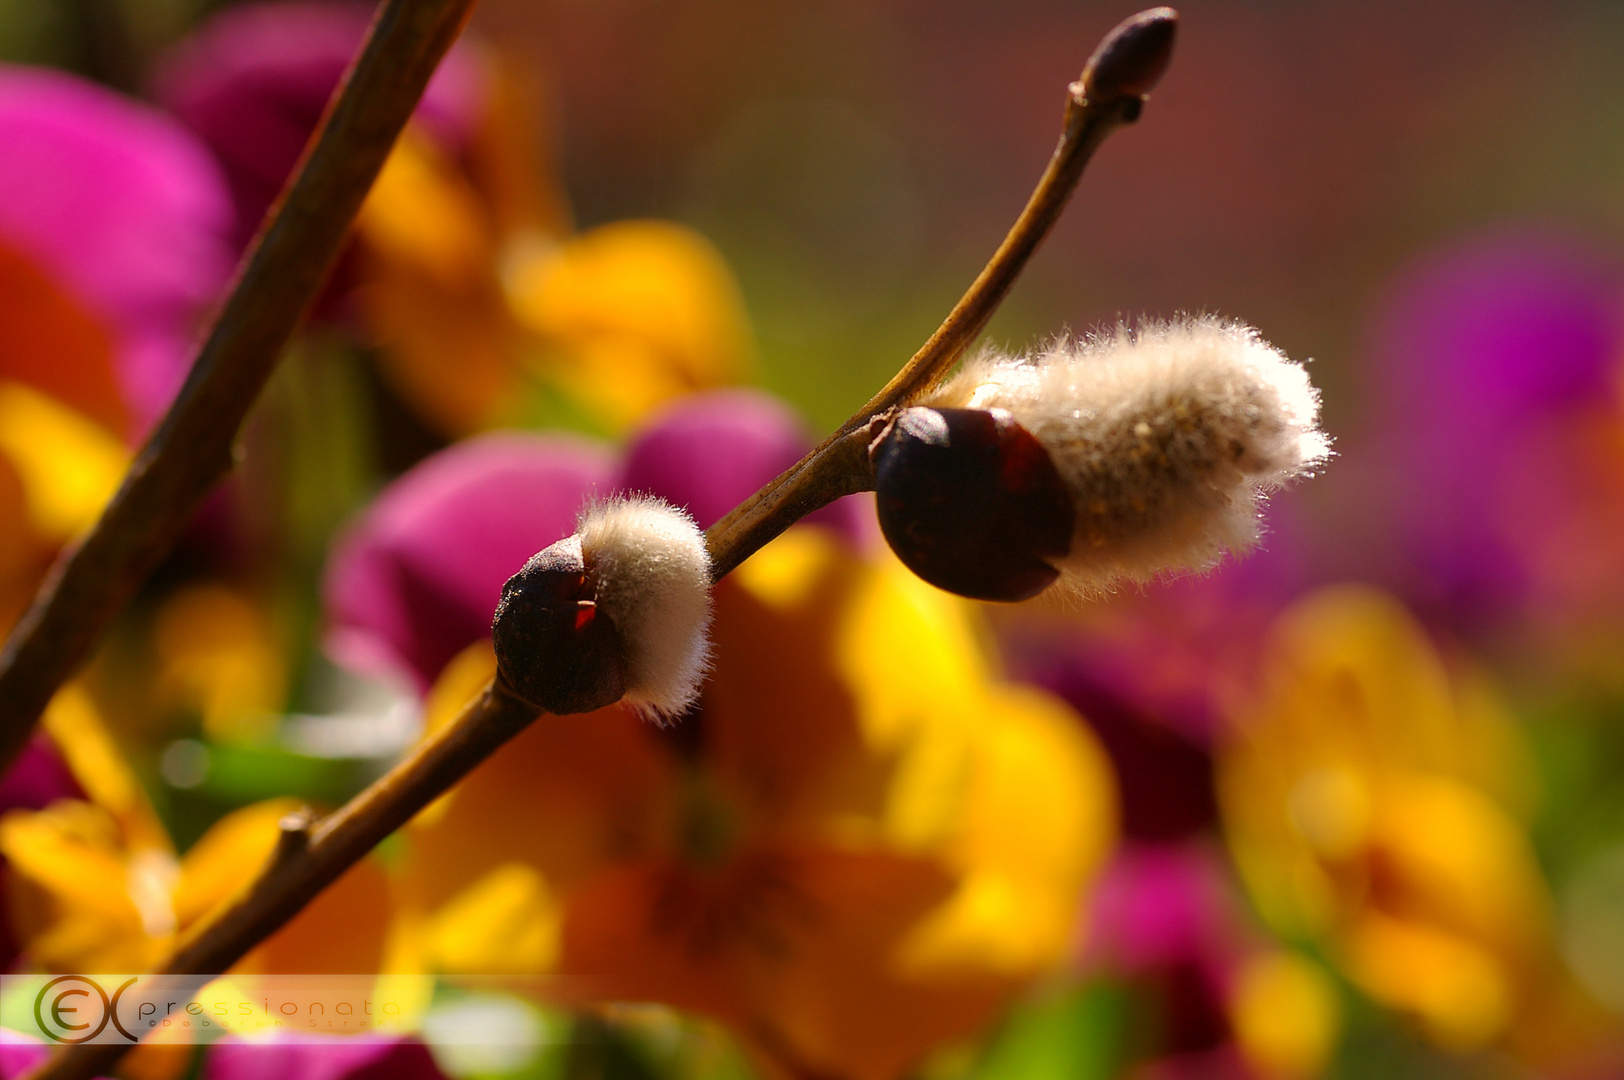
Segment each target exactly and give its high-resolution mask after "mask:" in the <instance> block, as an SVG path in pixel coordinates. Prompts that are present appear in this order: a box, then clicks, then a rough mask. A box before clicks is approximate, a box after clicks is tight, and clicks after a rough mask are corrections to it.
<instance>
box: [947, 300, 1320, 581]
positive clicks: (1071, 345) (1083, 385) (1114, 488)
mask: <svg viewBox="0 0 1624 1080" xmlns="http://www.w3.org/2000/svg"><path fill="white" fill-rule="evenodd" d="M924 404H929V405H935V406H943V407H950V406H952V407H961V408H978V409H993V408H999V409H1007V410H1008V411H1009V412H1010V413H1011V414H1012V415H1013V417H1014V418H1015V420H1016V422H1018V423H1020V424H1021V425H1022V426H1024V427H1025V428H1026V429H1027V430H1028V431H1030V432H1031V433H1032V434H1033V436H1035V437H1036V438H1037V440H1038V441H1039V442H1040V443H1041V444H1042V445H1043V447H1044V448H1045V449H1046V450H1048V451H1049V456H1050V458H1051V459H1053V461H1054V464H1055V468H1056V470H1057V471H1058V472H1059V474H1060V476H1061V477H1062V478H1063V480H1064V481H1065V484H1066V488H1067V490H1068V492H1069V493H1070V495H1071V499H1072V505H1073V508H1074V510H1075V512H1076V525H1075V528H1074V530H1073V533H1072V543H1071V550H1070V552H1069V553H1068V554H1067V556H1066V558H1065V559H1064V561H1063V562H1062V563H1061V564H1060V566H1059V569H1060V572H1061V577H1060V579H1059V581H1058V582H1057V584H1058V585H1059V586H1060V587H1062V588H1068V589H1070V590H1072V591H1074V592H1076V593H1079V594H1081V595H1084V596H1092V595H1097V594H1099V593H1102V592H1105V591H1107V590H1109V589H1110V588H1111V587H1112V586H1113V585H1114V584H1117V583H1118V582H1120V581H1123V580H1126V581H1132V582H1146V581H1151V580H1154V579H1156V578H1159V577H1164V576H1166V575H1168V574H1169V573H1173V572H1176V571H1179V570H1184V569H1190V570H1205V569H1209V568H1210V567H1212V566H1213V565H1214V564H1216V563H1217V562H1218V560H1219V559H1220V558H1222V556H1223V554H1224V552H1225V551H1232V552H1237V553H1239V552H1244V551H1246V550H1248V549H1250V548H1251V547H1252V546H1254V545H1255V544H1256V543H1257V541H1258V537H1259V535H1260V522H1259V502H1260V500H1261V499H1262V498H1263V497H1264V496H1265V495H1266V494H1267V493H1268V492H1269V491H1271V490H1273V489H1274V488H1277V487H1279V486H1280V485H1281V484H1283V483H1285V482H1286V481H1288V480H1291V479H1293V478H1295V477H1299V476H1307V475H1311V474H1312V470H1313V469H1314V468H1315V467H1316V466H1318V465H1320V464H1322V463H1323V462H1324V461H1325V460H1326V459H1327V458H1328V457H1329V456H1330V453H1331V449H1330V442H1329V440H1328V439H1327V438H1326V436H1325V434H1324V433H1323V432H1321V431H1320V429H1319V392H1318V391H1316V390H1315V389H1314V387H1313V385H1312V384H1311V383H1310V382H1309V381H1308V373H1307V372H1306V371H1304V370H1303V368H1302V365H1300V364H1297V363H1294V362H1293V361H1291V360H1289V359H1287V357H1286V356H1285V355H1284V354H1283V353H1281V352H1280V351H1279V350H1278V349H1275V348H1274V347H1273V346H1271V345H1270V344H1269V343H1268V342H1266V341H1264V340H1263V339H1262V337H1260V336H1259V334H1258V332H1257V331H1256V330H1254V329H1252V328H1251V327H1249V326H1246V325H1244V324H1242V323H1236V322H1228V321H1223V320H1220V319H1217V318H1214V317H1211V316H1200V317H1189V318H1181V319H1177V320H1174V321H1170V322H1149V323H1145V324H1142V325H1139V326H1136V327H1129V326H1125V325H1123V326H1118V327H1117V328H1116V329H1115V330H1114V331H1111V332H1107V333H1103V334H1099V335H1095V336H1093V337H1090V338H1086V339H1084V340H1082V341H1071V340H1066V339H1062V340H1060V341H1057V342H1055V343H1054V344H1052V345H1051V346H1049V348H1048V349H1046V350H1045V351H1043V352H1042V353H1039V354H1037V355H1034V356H1021V357H1006V356H1001V355H998V354H996V353H994V352H989V351H983V352H982V353H980V354H978V355H976V356H975V357H973V358H972V359H970V360H969V361H967V362H966V363H965V365H964V367H963V368H962V369H961V370H960V371H959V372H958V373H957V374H956V375H955V376H954V377H952V378H951V379H949V380H948V381H947V382H945V383H943V384H942V385H941V386H940V387H938V388H937V389H936V390H935V391H933V392H932V394H931V395H930V397H929V399H928V400H927V401H926V402H924Z"/></svg>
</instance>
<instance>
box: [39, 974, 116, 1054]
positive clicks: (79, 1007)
mask: <svg viewBox="0 0 1624 1080" xmlns="http://www.w3.org/2000/svg"><path fill="white" fill-rule="evenodd" d="M133 982H135V980H134V979H130V980H129V981H128V982H126V983H124V985H123V986H120V987H119V988H118V989H117V990H116V991H115V992H114V993H113V996H112V998H111V999H109V998H108V996H107V991H106V990H103V989H102V987H101V984H100V983H98V982H97V981H96V980H95V979H91V978H87V977H86V976H84V975H59V976H57V977H56V978H54V979H52V980H51V981H50V982H48V983H46V984H45V985H44V986H42V987H40V991H39V993H38V994H37V995H35V997H34V1022H35V1023H36V1024H38V1025H39V1030H40V1033H41V1034H43V1035H44V1036H45V1037H46V1038H47V1039H52V1040H54V1041H56V1042H59V1043H82V1042H89V1041H90V1040H91V1039H94V1038H95V1037H96V1036H98V1035H100V1034H101V1033H102V1032H103V1031H104V1030H105V1029H106V1027H107V1022H108V1021H109V1020H111V1021H112V1022H113V1026H114V1027H115V1028H117V1029H118V1031H119V1033H120V1034H121V1035H123V1036H124V1037H125V1038H126V1039H130V1040H131V1041H132V1042H133V1041H134V1036H132V1035H130V1033H129V1032H127V1031H125V1030H124V1025H123V1024H121V1023H119V1022H118V1017H117V1016H115V1015H114V1011H115V1010H116V1009H117V1008H118V999H119V997H120V995H122V994H123V993H124V991H125V989H126V988H128V987H129V985H130V983H133Z"/></svg>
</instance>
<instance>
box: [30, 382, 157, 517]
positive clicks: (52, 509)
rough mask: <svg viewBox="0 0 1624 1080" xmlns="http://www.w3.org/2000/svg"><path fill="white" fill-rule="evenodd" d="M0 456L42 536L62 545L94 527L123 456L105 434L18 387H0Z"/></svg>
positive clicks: (121, 475)
mask: <svg viewBox="0 0 1624 1080" xmlns="http://www.w3.org/2000/svg"><path fill="white" fill-rule="evenodd" d="M0 454H5V455H6V456H7V457H8V458H9V459H10V460H11V464H12V467H13V468H15V469H16V471H17V474H18V476H20V477H21V479H22V481H23V490H24V493H25V495H26V498H27V500H28V513H29V517H30V519H31V521H32V524H33V526H34V528H35V529H36V530H37V531H38V532H39V534H40V535H41V536H44V537H46V538H48V539H50V540H52V541H55V542H56V543H64V542H66V541H68V540H70V539H72V538H74V537H76V536H77V535H79V533H81V532H83V531H84V530H86V529H88V528H89V527H90V526H91V525H93V524H95V522H96V519H97V518H98V517H99V516H101V511H102V507H103V506H105V505H106V504H107V500H109V499H111V498H112V497H113V492H115V491H117V490H118V485H119V483H120V482H121V481H122V480H123V479H124V469H125V465H126V463H127V461H128V453H127V451H126V450H125V449H124V444H123V443H122V442H120V441H119V440H118V439H116V438H114V437H113V435H111V434H110V433H109V432H108V431H106V430H105V429H104V428H102V427H100V426H98V425H97V424H95V423H94V422H92V421H90V420H88V419H86V418H85V417H83V416H81V415H80V414H78V413H76V412H74V411H73V410H72V409H69V408H68V407H67V406H65V405H63V404H61V403H59V402H57V401H55V400H54V399H52V398H49V397H47V396H46V395H44V394H42V393H39V392H38V391H36V390H33V389H31V388H29V387H28V386H25V385H23V384H22V383H15V382H3V381H0Z"/></svg>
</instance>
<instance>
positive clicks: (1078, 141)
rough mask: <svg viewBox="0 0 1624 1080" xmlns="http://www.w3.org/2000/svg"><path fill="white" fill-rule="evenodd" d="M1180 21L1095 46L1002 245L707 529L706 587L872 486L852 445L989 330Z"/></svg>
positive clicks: (1132, 114)
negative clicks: (914, 345)
mask: <svg viewBox="0 0 1624 1080" xmlns="http://www.w3.org/2000/svg"><path fill="white" fill-rule="evenodd" d="M1177 20H1178V15H1177V13H1176V12H1174V11H1173V9H1172V8H1165V7H1162V8H1152V9H1151V10H1149V11H1142V12H1140V13H1139V14H1138V15H1135V16H1133V17H1131V18H1129V19H1126V20H1124V21H1123V22H1122V23H1121V24H1119V25H1118V26H1117V27H1116V29H1114V30H1112V31H1111V33H1110V34H1108V35H1106V37H1105V40H1103V41H1102V42H1100V46H1099V48H1097V49H1095V50H1094V55H1093V56H1092V57H1090V58H1089V61H1088V64H1087V66H1086V67H1085V68H1084V69H1083V75H1082V77H1081V78H1080V79H1078V80H1077V81H1076V82H1074V83H1072V84H1071V85H1070V86H1069V87H1067V93H1066V113H1065V125H1064V128H1063V129H1062V131H1061V134H1060V144H1059V145H1058V146H1056V147H1055V151H1054V155H1053V156H1052V157H1050V159H1049V164H1048V166H1047V167H1046V168H1045V169H1044V170H1043V175H1042V176H1041V177H1039V178H1038V183H1037V187H1035V188H1034V189H1033V190H1032V195H1031V197H1030V198H1028V199H1027V202H1026V207H1025V208H1024V209H1023V210H1022V211H1021V214H1020V217H1018V218H1016V219H1015V224H1014V225H1013V226H1011V227H1010V230H1009V233H1008V234H1007V235H1006V236H1005V237H1004V242H1003V243H1002V244H999V245H998V250H997V251H995V252H994V253H993V256H992V258H991V259H990V260H988V262H987V265H986V266H985V267H984V268H983V269H982V271H981V273H980V274H979V275H977V277H976V279H975V281H974V282H972V283H971V285H970V288H969V289H968V290H967V291H966V292H965V294H964V295H963V296H962V297H960V299H959V302H958V303H957V304H955V305H954V306H953V310H952V311H950V312H948V314H947V318H946V319H943V320H942V325H941V326H939V327H937V329H936V332H935V333H934V334H932V335H931V336H930V339H929V340H927V341H926V342H925V344H924V345H922V346H920V348H919V351H918V352H916V353H914V355H913V358H912V359H911V360H909V361H908V362H907V364H905V365H904V366H903V368H902V370H901V371H899V372H897V373H896V375H895V376H894V377H893V378H892V379H891V381H890V382H888V383H886V384H885V386H884V387H882V388H881V390H880V391H879V393H877V394H875V395H874V396H873V397H872V398H870V399H869V401H868V403H867V404H865V405H864V406H863V407H862V408H861V409H858V410H857V412H856V413H854V414H853V415H852V417H851V419H849V420H847V421H846V422H845V423H844V424H842V425H840V427H838V428H836V429H835V431H834V433H833V434H832V435H830V436H829V437H828V438H827V439H825V440H824V441H823V443H822V444H820V445H819V446H818V447H817V448H815V449H814V450H812V451H811V453H809V454H807V455H806V456H805V457H804V458H802V459H801V460H800V461H798V462H796V463H795V464H794V465H791V466H790V467H789V468H788V469H786V470H785V471H784V472H783V473H782V474H781V475H780V476H778V478H777V479H775V480H773V481H772V482H771V483H769V484H768V485H767V486H766V487H764V488H762V489H761V490H760V491H758V492H756V494H754V495H752V496H750V498H748V499H746V500H745V501H744V502H742V503H740V504H739V505H738V506H737V507H735V508H734V509H733V511H732V512H731V513H729V514H728V515H727V516H726V517H724V518H722V520H720V521H718V522H717V523H716V524H714V525H712V526H711V527H710V529H709V530H708V531H707V532H706V534H705V542H706V546H707V547H709V549H710V556H711V573H712V577H713V579H715V580H718V581H719V580H721V579H722V578H723V577H724V576H726V575H727V574H728V573H729V572H731V571H732V570H733V569H734V567H736V566H738V565H739V563H741V562H743V561H744V560H745V559H747V558H749V557H750V556H751V555H753V554H754V553H755V552H757V551H758V550H760V549H761V547H762V546H763V545H765V544H766V543H767V542H768V541H770V540H772V539H773V538H774V537H775V536H777V535H779V534H780V533H782V532H783V531H784V530H785V529H787V528H789V527H790V526H791V525H793V524H794V523H795V522H797V521H799V520H800V519H801V518H802V517H804V516H805V515H806V514H808V513H811V512H812V511H813V510H816V509H817V508H818V507H820V506H823V505H825V504H827V503H830V502H833V501H834V500H835V499H838V498H840V497H841V496H843V495H849V494H851V493H852V492H854V491H867V490H869V489H870V488H871V487H872V486H873V479H872V477H871V476H870V475H869V473H868V470H867V454H866V449H867V444H866V443H865V444H864V446H863V449H864V451H865V452H864V453H863V454H862V455H861V461H859V460H858V458H857V456H856V455H855V451H854V446H853V442H854V439H855V438H856V436H857V435H859V434H860V433H861V432H863V431H866V430H869V429H870V428H871V425H873V424H874V422H875V421H876V420H877V419H879V418H882V417H884V416H885V415H886V414H888V413H890V412H892V411H893V410H895V409H897V408H900V407H902V406H905V405H907V404H908V403H909V402H911V401H913V400H914V399H916V398H918V397H919V395H921V394H923V393H924V392H925V391H927V390H929V389H930V388H931V387H932V386H934V385H936V383H937V382H939V381H940V380H941V378H942V376H943V375H944V374H945V373H946V372H947V370H948V368H950V367H951V366H952V365H953V362H954V361H955V360H957V359H958V357H959V355H960V354H961V353H963V352H964V350H965V349H966V348H967V347H968V346H969V345H970V343H971V342H972V341H974V340H975V339H976V337H977V336H978V335H979V334H980V333H981V331H982V330H983V329H985V328H986V325H987V322H988V320H990V319H991V318H992V316H993V313H994V312H996V311H997V310H998V306H999V305H1000V304H1002V303H1003V301H1004V297H1005V296H1006V295H1008V293H1009V290H1010V287H1011V286H1013V285H1014V284H1015V279H1016V278H1017V277H1018V276H1019V275H1020V272H1021V270H1022V269H1023V268H1025V266H1026V263H1027V260H1028V259H1030V258H1031V257H1032V253H1033V252H1035V251H1036V250H1037V247H1038V244H1040V243H1041V242H1042V241H1043V238H1044V237H1045V236H1047V235H1048V234H1049V230H1050V229H1051V228H1053V227H1054V223H1055V222H1056V221H1058V220H1059V218H1060V213H1061V211H1062V210H1064V209H1065V208H1066V203H1067V201H1068V200H1069V199H1070V198H1071V193H1072V192H1073V191H1074V190H1075V189H1076V187H1077V181H1078V180H1080V179H1081V178H1082V175H1083V167H1084V166H1085V165H1087V164H1088V160H1089V158H1091V157H1093V155H1094V151H1095V150H1096V149H1098V147H1099V145H1100V144H1101V143H1102V142H1104V141H1105V137H1106V136H1107V135H1109V134H1110V133H1111V132H1113V131H1115V130H1116V129H1117V128H1119V127H1121V126H1123V125H1124V124H1130V123H1132V122H1133V121H1135V120H1137V119H1138V118H1139V112H1140V109H1141V108H1142V107H1143V106H1144V101H1145V95H1146V94H1147V93H1149V91H1150V89H1151V87H1152V86H1154V85H1155V83H1156V81H1157V80H1158V79H1159V78H1161V75H1162V73H1163V72H1164V71H1165V70H1166V69H1167V64H1168V62H1169V60H1170V59H1171V57H1172V48H1173V37H1174V30H1175V27H1176V26H1177ZM874 434H876V435H877V434H878V432H877V431H876V432H874Z"/></svg>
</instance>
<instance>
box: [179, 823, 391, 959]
mask: <svg viewBox="0 0 1624 1080" xmlns="http://www.w3.org/2000/svg"><path fill="white" fill-rule="evenodd" d="M302 805H303V804H302V803H301V802H300V801H299V800H297V799H276V800H272V801H270V802H264V803H256V804H255V805H253V806H248V807H244V808H243V809H241V810H237V811H234V812H232V813H230V814H227V815H226V816H225V817H223V818H221V819H220V820H219V821H218V822H216V823H215V824H214V825H213V826H212V827H211V828H210V829H209V831H208V832H206V833H204V834H203V836H202V838H201V839H199V840H198V842H197V843H196V844H194V845H193V846H192V848H191V850H190V851H188V852H187V853H186V857H185V858H184V859H182V860H181V867H180V879H179V881H178V882H177V883H176V885H175V890H174V908H175V917H176V922H177V925H178V926H179V928H180V929H182V930H185V929H186V928H187V927H189V926H191V925H193V924H194V923H196V922H197V921H198V920H199V919H202V918H204V917H205V916H207V915H208V914H209V913H210V912H211V911H213V910H214V909H215V908H216V907H218V906H219V905H221V904H223V903H225V902H227V901H228V900H230V899H232V898H233V897H234V896H235V895H237V894H238V893H239V892H240V891H241V890H242V889H244V888H246V887H247V886H248V884H249V883H250V882H252V881H253V880H254V878H255V877H256V876H257V875H258V874H259V872H260V870H261V869H262V868H263V867H264V865H265V863H266V861H267V860H268V859H269V858H270V856H271V853H272V852H273V851H274V850H275V849H276V844H277V840H278V837H279V836H280V833H281V830H280V827H279V823H280V822H281V820H282V819H283V818H284V817H285V816H287V815H288V814H290V813H293V812H294V811H297V810H299V809H300V808H301V806H302ZM388 905H389V889H388V885H387V883H386V880H385V877H384V873H383V869H382V867H380V866H379V865H378V862H377V860H376V859H374V858H365V859H362V860H361V861H360V862H358V863H356V864H355V865H354V866H352V867H351V868H350V869H348V870H346V871H345V872H344V874H343V876H341V877H340V878H339V879H338V880H337V881H336V882H334V883H333V884H332V885H330V886H328V887H327V888H326V889H325V890H323V891H322V893H321V894H320V895H319V896H317V897H316V898H315V899H314V900H312V901H311V902H310V903H309V904H307V905H305V907H304V908H303V909H302V910H301V911H300V912H299V913H298V914H297V915H295V916H294V917H293V919H292V920H291V921H290V922H288V923H287V924H286V925H285V926H283V927H282V928H281V929H280V930H278V931H276V933H274V934H272V935H271V936H270V937H269V938H267V939H266V940H265V941H263V942H261V943H260V944H259V945H257V946H255V948H254V949H253V951H251V952H250V953H249V954H248V955H247V956H245V957H243V959H242V960H241V961H240V962H239V963H238V964H237V965H236V970H239V971H248V972H255V973H271V974H281V975H347V974H357V975H365V976H366V982H367V984H368V985H370V983H371V982H372V979H373V974H372V973H376V972H378V971H380V970H382V969H383V957H384V947H385V934H386V929H387V922H388V920H387V918H386V913H387V912H388V910H389V906H388Z"/></svg>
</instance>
